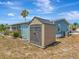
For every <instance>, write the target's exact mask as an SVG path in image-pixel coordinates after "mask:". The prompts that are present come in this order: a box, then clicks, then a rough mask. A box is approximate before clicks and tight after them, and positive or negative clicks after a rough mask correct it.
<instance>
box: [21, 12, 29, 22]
mask: <svg viewBox="0 0 79 59" xmlns="http://www.w3.org/2000/svg"><path fill="white" fill-rule="evenodd" d="M28 14H29V12H28V11H27V10H22V12H21V16H23V18H25V21H26V16H28Z"/></svg>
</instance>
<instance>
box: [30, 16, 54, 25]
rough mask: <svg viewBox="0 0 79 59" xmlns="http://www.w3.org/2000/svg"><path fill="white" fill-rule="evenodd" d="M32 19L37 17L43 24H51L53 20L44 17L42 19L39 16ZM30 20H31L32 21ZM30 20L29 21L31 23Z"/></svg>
mask: <svg viewBox="0 0 79 59" xmlns="http://www.w3.org/2000/svg"><path fill="white" fill-rule="evenodd" d="M34 19H38V20H39V21H40V22H42V23H43V24H53V22H51V21H50V20H46V19H43V18H40V17H34V18H33V19H32V21H33V20H34ZM32 21H31V22H32ZM31 22H30V23H31Z"/></svg>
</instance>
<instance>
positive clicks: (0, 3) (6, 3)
mask: <svg viewBox="0 0 79 59" xmlns="http://www.w3.org/2000/svg"><path fill="white" fill-rule="evenodd" d="M0 5H14V3H13V2H10V1H7V2H1V1H0Z"/></svg>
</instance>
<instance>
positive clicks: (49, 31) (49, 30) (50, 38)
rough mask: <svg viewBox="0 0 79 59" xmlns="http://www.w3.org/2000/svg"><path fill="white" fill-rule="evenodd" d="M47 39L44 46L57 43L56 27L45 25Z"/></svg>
mask: <svg viewBox="0 0 79 59" xmlns="http://www.w3.org/2000/svg"><path fill="white" fill-rule="evenodd" d="M44 31H45V39H44V45H45V46H46V45H49V44H51V43H53V42H55V41H56V36H55V35H56V27H55V25H50V24H45V29H44Z"/></svg>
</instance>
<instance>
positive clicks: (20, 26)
mask: <svg viewBox="0 0 79 59" xmlns="http://www.w3.org/2000/svg"><path fill="white" fill-rule="evenodd" d="M29 23H30V22H24V23H17V24H12V25H10V30H11V31H19V32H20V36H21V37H22V39H23V40H25V41H29Z"/></svg>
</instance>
